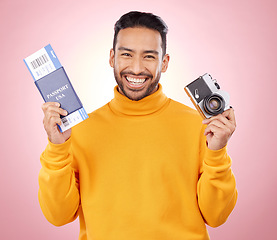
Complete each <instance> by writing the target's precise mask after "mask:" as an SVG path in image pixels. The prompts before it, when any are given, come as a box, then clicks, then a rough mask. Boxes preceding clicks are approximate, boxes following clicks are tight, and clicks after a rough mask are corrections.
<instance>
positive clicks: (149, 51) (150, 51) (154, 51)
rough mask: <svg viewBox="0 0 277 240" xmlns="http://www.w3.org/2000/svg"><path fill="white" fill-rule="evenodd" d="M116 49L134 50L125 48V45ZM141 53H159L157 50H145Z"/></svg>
mask: <svg viewBox="0 0 277 240" xmlns="http://www.w3.org/2000/svg"><path fill="white" fill-rule="evenodd" d="M118 50H119V51H128V52H135V51H134V50H133V49H130V48H126V47H119V48H118ZM143 53H152V54H155V55H159V52H158V51H156V50H145V51H143Z"/></svg>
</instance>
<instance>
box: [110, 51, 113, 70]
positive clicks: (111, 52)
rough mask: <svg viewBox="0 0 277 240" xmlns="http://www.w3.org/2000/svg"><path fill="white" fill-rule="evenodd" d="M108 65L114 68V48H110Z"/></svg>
mask: <svg viewBox="0 0 277 240" xmlns="http://www.w3.org/2000/svg"><path fill="white" fill-rule="evenodd" d="M109 63H110V66H111V67H112V68H114V50H113V49H111V50H110V59H109Z"/></svg>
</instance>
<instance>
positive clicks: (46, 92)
mask: <svg viewBox="0 0 277 240" xmlns="http://www.w3.org/2000/svg"><path fill="white" fill-rule="evenodd" d="M24 62H25V64H26V66H27V68H28V70H29V71H30V73H31V75H32V77H33V79H34V82H35V85H36V87H37V88H38V90H39V92H40V94H41V96H42V98H43V100H44V101H45V102H59V103H60V105H61V108H63V109H65V110H66V111H67V112H68V115H67V116H61V119H62V124H61V125H58V127H59V129H60V131H61V132H64V131H66V130H67V129H69V128H71V127H73V126H75V125H76V124H78V123H80V122H82V121H84V120H85V119H87V118H88V115H87V113H86V111H85V109H84V107H83V105H82V102H81V101H80V99H79V97H78V95H77V94H76V92H75V90H74V88H73V86H72V84H71V82H70V80H69V78H68V76H67V74H66V72H65V70H64V68H63V66H62V65H61V63H60V61H59V60H58V58H57V56H56V54H55V52H54V50H53V48H52V47H51V45H50V44H48V45H47V46H45V47H44V48H42V49H40V50H38V51H37V52H35V53H34V54H32V55H30V56H29V57H27V58H25V59H24Z"/></svg>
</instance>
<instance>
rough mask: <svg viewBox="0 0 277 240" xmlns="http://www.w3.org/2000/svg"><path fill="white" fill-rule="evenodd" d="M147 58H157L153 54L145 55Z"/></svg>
mask: <svg viewBox="0 0 277 240" xmlns="http://www.w3.org/2000/svg"><path fill="white" fill-rule="evenodd" d="M145 58H149V59H156V58H155V56H153V55H145Z"/></svg>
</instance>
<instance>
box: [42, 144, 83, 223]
mask: <svg viewBox="0 0 277 240" xmlns="http://www.w3.org/2000/svg"><path fill="white" fill-rule="evenodd" d="M70 146H71V139H69V140H67V141H66V142H65V143H63V144H53V143H51V142H50V141H49V143H48V145H47V147H46V149H45V151H44V152H43V153H42V154H41V157H40V161H41V165H42V168H41V171H40V173H39V192H38V198H39V203H40V206H41V209H42V212H43V214H44V215H45V217H46V219H47V220H48V221H49V222H50V223H52V224H53V225H55V226H61V225H64V224H66V223H69V222H71V221H73V220H74V219H75V218H76V217H77V215H78V214H77V212H78V208H79V202H80V201H79V190H78V188H79V181H78V174H77V172H75V171H74V169H73V167H72V165H73V156H72V154H71V153H70Z"/></svg>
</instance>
